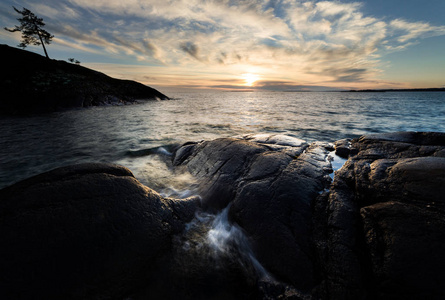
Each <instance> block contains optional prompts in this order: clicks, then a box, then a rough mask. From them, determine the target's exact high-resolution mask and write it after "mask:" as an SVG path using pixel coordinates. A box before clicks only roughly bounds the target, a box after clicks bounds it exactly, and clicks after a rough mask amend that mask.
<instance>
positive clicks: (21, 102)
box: [0, 45, 168, 114]
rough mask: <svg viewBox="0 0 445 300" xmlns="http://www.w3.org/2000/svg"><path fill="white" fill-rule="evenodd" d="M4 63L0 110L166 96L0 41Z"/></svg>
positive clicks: (52, 108)
mask: <svg viewBox="0 0 445 300" xmlns="http://www.w3.org/2000/svg"><path fill="white" fill-rule="evenodd" d="M0 54H1V55H2V57H7V59H8V63H7V64H5V65H4V66H3V69H2V72H1V74H0V90H1V93H2V96H1V100H0V113H1V114H26V113H39V112H51V111H57V110H63V109H68V108H75V107H88V106H96V105H119V104H126V103H133V102H135V101H137V100H150V99H151V100H155V99H160V100H164V99H168V97H167V96H165V95H164V94H162V93H160V92H159V91H157V90H155V89H153V88H150V87H148V86H145V85H143V84H141V83H138V82H135V81H131V80H120V79H115V78H111V77H109V76H107V75H105V74H103V73H100V72H97V71H94V70H91V69H88V68H85V67H82V66H79V65H75V64H71V63H68V62H65V61H59V60H51V59H47V58H45V57H43V56H41V55H38V54H36V53H32V52H28V51H25V50H20V49H16V48H12V47H9V46H6V45H0Z"/></svg>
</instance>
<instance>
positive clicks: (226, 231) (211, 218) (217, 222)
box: [184, 204, 273, 280]
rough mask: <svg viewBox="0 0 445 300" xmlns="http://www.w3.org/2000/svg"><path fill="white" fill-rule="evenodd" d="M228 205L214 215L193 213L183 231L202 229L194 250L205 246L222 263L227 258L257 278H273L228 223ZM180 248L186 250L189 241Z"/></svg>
mask: <svg viewBox="0 0 445 300" xmlns="http://www.w3.org/2000/svg"><path fill="white" fill-rule="evenodd" d="M230 206H231V204H229V205H228V206H227V207H226V208H224V209H223V210H222V211H221V212H219V213H218V214H216V215H213V214H209V213H206V212H202V211H200V212H197V213H196V215H195V219H194V220H192V221H191V222H190V223H189V224H187V228H186V230H194V229H195V230H196V228H197V227H200V228H201V230H203V232H204V234H203V235H201V239H202V240H201V241H200V242H197V241H194V243H195V245H197V246H198V247H207V248H208V249H209V254H210V255H211V256H212V257H213V259H215V260H222V259H223V258H228V257H229V258H230V259H232V260H234V261H236V262H237V263H238V264H239V265H240V266H241V267H243V268H244V269H246V270H253V271H254V273H255V274H256V276H257V277H258V278H259V279H269V280H271V279H273V278H272V276H271V275H270V274H269V273H268V272H267V270H266V269H265V268H264V267H263V266H262V265H261V263H260V262H259V261H258V260H257V259H256V257H255V255H254V253H253V250H252V248H251V246H250V243H249V240H248V237H247V236H246V234H245V232H244V231H243V229H242V228H241V227H240V226H239V225H238V224H236V223H232V222H230V220H229V210H230ZM203 228H204V229H203ZM184 247H186V248H188V247H190V241H186V242H185V243H184Z"/></svg>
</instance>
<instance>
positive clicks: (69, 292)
mask: <svg viewBox="0 0 445 300" xmlns="http://www.w3.org/2000/svg"><path fill="white" fill-rule="evenodd" d="M0 199H1V201H0V240H1V241H2V245H1V247H0V298H1V299H123V298H125V296H128V295H131V294H132V293H133V292H134V291H137V290H138V289H140V288H141V287H147V286H150V284H151V283H153V282H155V281H156V276H157V274H158V272H159V269H162V266H160V265H159V262H160V260H161V258H162V257H163V256H164V255H165V254H166V253H168V251H170V249H171V247H172V238H173V235H174V234H178V233H180V232H182V230H183V229H184V223H185V222H188V221H190V219H191V218H192V217H193V215H194V211H195V210H196V207H197V205H198V204H199V200H198V198H190V199H186V200H173V199H166V198H162V197H161V196H160V195H159V194H157V193H156V192H154V191H152V190H150V189H149V188H147V187H145V186H143V185H141V184H140V183H139V182H138V181H137V180H136V179H135V178H134V177H133V175H132V174H131V173H130V171H129V170H127V169H125V168H123V167H119V166H115V165H106V164H84V165H78V166H72V167H66V168H61V169H57V170H54V171H51V172H48V173H45V174H42V175H39V176H36V177H33V178H31V179H28V180H25V181H23V182H20V183H18V184H15V185H13V186H11V187H9V188H5V189H3V190H1V191H0Z"/></svg>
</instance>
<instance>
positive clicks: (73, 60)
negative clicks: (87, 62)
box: [68, 58, 80, 65]
mask: <svg viewBox="0 0 445 300" xmlns="http://www.w3.org/2000/svg"><path fill="white" fill-rule="evenodd" d="M68 61H69V62H71V63H73V64H76V65H80V61H78V60H77V59H74V58H68Z"/></svg>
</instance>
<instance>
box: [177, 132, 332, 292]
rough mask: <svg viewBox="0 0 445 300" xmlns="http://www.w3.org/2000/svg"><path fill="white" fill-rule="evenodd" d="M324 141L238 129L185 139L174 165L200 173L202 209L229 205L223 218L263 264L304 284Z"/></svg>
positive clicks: (325, 165)
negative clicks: (225, 135)
mask: <svg viewBox="0 0 445 300" xmlns="http://www.w3.org/2000/svg"><path fill="white" fill-rule="evenodd" d="M326 148H329V145H327V144H322V143H313V144H310V145H309V144H307V143H305V142H304V141H301V140H299V139H296V138H292V137H288V136H279V135H275V136H266V135H256V136H245V137H242V138H231V139H217V140H213V141H205V142H201V143H197V144H193V145H186V146H185V149H180V150H179V151H178V152H177V155H176V157H175V158H174V164H176V165H178V164H183V165H184V164H185V165H186V166H187V167H188V169H189V171H190V172H191V173H192V174H193V175H195V176H197V177H198V178H200V179H201V186H200V192H201V193H200V194H201V195H202V196H203V207H204V209H206V208H210V209H215V208H222V207H225V206H227V205H228V204H229V203H230V204H231V207H230V212H229V216H230V219H231V220H232V221H233V222H236V223H237V224H238V225H239V226H240V227H241V228H242V229H243V230H244V231H245V232H246V234H247V236H249V238H250V242H251V244H252V248H253V251H254V253H255V255H256V257H257V259H258V260H259V262H260V263H261V264H262V265H263V266H264V267H265V268H266V269H267V270H268V271H270V272H271V273H272V274H273V275H274V276H275V277H277V278H278V279H279V280H283V281H285V282H288V283H291V284H292V285H294V286H296V287H298V288H300V289H302V290H304V291H307V290H308V289H310V288H311V287H312V286H313V285H314V280H315V278H314V276H315V270H314V264H313V260H314V259H315V257H314V256H313V252H312V249H311V242H310V236H311V234H310V232H311V201H312V199H315V198H316V197H317V196H318V194H319V192H320V191H322V190H323V189H325V188H327V187H328V186H329V182H330V178H329V175H328V174H329V173H330V172H332V169H331V167H330V162H329V161H328V160H327V156H328V154H329V151H328V150H327V149H326ZM296 270H298V271H296Z"/></svg>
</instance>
